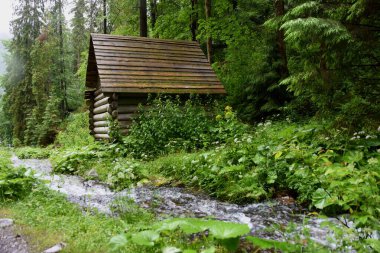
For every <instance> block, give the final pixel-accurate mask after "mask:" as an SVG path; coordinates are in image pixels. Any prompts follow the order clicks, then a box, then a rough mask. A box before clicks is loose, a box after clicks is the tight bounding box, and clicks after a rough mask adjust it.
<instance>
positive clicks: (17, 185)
mask: <svg viewBox="0 0 380 253" xmlns="http://www.w3.org/2000/svg"><path fill="white" fill-rule="evenodd" d="M10 159H11V153H10V151H9V150H8V149H4V148H0V200H1V202H8V201H12V200H17V199H20V198H23V197H25V196H27V195H28V194H29V193H30V192H31V190H32V189H33V188H34V186H35V184H37V181H36V179H35V178H33V175H32V172H31V171H30V170H27V169H25V168H13V166H12V164H11V160H10Z"/></svg>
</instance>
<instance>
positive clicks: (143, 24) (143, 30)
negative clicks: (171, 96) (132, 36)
mask: <svg viewBox="0 0 380 253" xmlns="http://www.w3.org/2000/svg"><path fill="white" fill-rule="evenodd" d="M140 36H141V37H148V21H147V14H146V0H140Z"/></svg>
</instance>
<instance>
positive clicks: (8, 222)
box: [0, 219, 13, 228]
mask: <svg viewBox="0 0 380 253" xmlns="http://www.w3.org/2000/svg"><path fill="white" fill-rule="evenodd" d="M12 225H13V220H12V219H0V228H5V227H10V226H12Z"/></svg>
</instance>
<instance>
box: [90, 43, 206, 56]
mask: <svg viewBox="0 0 380 253" xmlns="http://www.w3.org/2000/svg"><path fill="white" fill-rule="evenodd" d="M93 43H94V46H95V47H96V46H98V47H101V46H105V47H113V48H120V47H121V48H133V49H144V50H145V51H153V50H154V51H160V50H161V51H162V50H163V51H166V52H167V51H170V52H174V51H176V52H185V53H189V52H191V53H194V54H201V53H202V51H201V49H200V48H199V47H197V46H193V47H189V46H186V47H185V46H182V45H176V44H172V45H167V44H158V43H149V44H147V43H141V42H132V41H126V40H125V41H109V40H107V41H98V40H95V41H93Z"/></svg>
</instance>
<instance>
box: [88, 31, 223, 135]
mask: <svg viewBox="0 0 380 253" xmlns="http://www.w3.org/2000/svg"><path fill="white" fill-rule="evenodd" d="M86 88H87V91H86V99H87V100H88V105H89V111H90V119H89V123H90V131H91V133H92V134H93V135H94V136H95V138H96V139H109V138H110V125H109V120H110V119H113V120H114V121H116V122H118V125H119V127H120V130H121V132H122V133H124V134H127V133H128V131H129V128H130V126H131V123H132V119H133V118H134V117H135V115H136V112H137V110H138V104H140V103H141V104H145V103H146V100H147V96H148V94H171V95H178V94H182V95H184V96H185V95H189V94H203V95H207V94H209V95H217V94H219V95H224V94H226V91H225V89H224V87H223V85H222V84H221V83H220V81H219V79H218V78H217V76H216V74H215V72H214V71H213V70H212V68H211V66H210V64H209V62H208V61H207V58H206V57H205V55H204V53H203V52H202V50H201V48H200V46H199V44H198V43H197V42H194V41H178V40H163V39H152V38H141V37H132V36H115V35H101V34H91V38H90V46H89V57H88V65H87V75H86Z"/></svg>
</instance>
